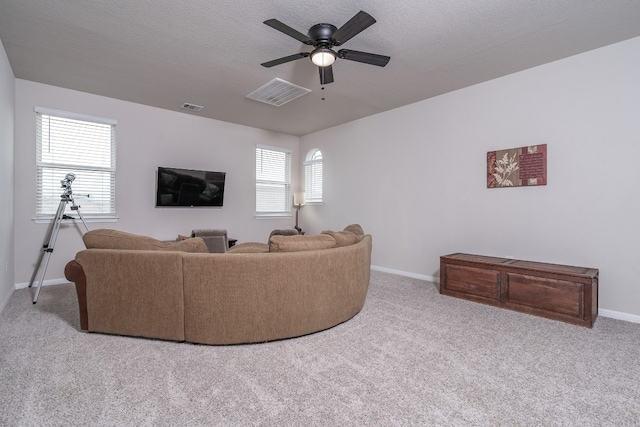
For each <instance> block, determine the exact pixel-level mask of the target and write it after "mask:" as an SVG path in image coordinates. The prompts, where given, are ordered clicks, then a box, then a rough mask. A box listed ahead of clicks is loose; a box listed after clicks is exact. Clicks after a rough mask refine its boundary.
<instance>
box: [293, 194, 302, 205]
mask: <svg viewBox="0 0 640 427" xmlns="http://www.w3.org/2000/svg"><path fill="white" fill-rule="evenodd" d="M293 204H294V205H295V206H302V205H304V192H300V193H294V194H293Z"/></svg>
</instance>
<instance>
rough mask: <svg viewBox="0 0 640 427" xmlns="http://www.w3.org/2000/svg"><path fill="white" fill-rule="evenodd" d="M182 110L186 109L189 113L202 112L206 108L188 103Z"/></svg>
mask: <svg viewBox="0 0 640 427" xmlns="http://www.w3.org/2000/svg"><path fill="white" fill-rule="evenodd" d="M180 108H184V109H185V110H189V111H200V110H202V109H203V108H204V107H203V106H202V105H196V104H189V103H188V102H185V103H184V104H182V107H180Z"/></svg>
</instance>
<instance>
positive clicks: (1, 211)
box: [0, 41, 15, 311]
mask: <svg viewBox="0 0 640 427" xmlns="http://www.w3.org/2000/svg"><path fill="white" fill-rule="evenodd" d="M14 99H15V78H14V76H13V71H12V70H11V66H10V65H9V59H8V58H7V53H6V52H5V50H4V46H3V45H2V41H0V183H1V185H2V187H1V189H0V192H1V194H2V201H1V202H0V311H2V309H3V308H4V306H5V305H6V304H7V302H8V301H9V298H10V297H11V295H12V294H13V289H14V285H13V284H14V273H13V272H14V270H13V260H14V254H13V242H14V231H13V195H14V189H13V131H14V129H13V116H14Z"/></svg>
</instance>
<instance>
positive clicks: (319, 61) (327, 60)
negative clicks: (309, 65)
mask: <svg viewBox="0 0 640 427" xmlns="http://www.w3.org/2000/svg"><path fill="white" fill-rule="evenodd" d="M311 62H313V63H314V64H316V65H317V66H318V67H328V66H330V65H332V64H333V63H334V62H336V53H335V52H334V51H332V50H331V49H327V48H325V47H320V48H318V49H316V50H314V51H313V52H311Z"/></svg>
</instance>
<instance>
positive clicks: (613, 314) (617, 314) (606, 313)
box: [598, 308, 640, 323]
mask: <svg viewBox="0 0 640 427" xmlns="http://www.w3.org/2000/svg"><path fill="white" fill-rule="evenodd" d="M598 315H599V316H602V317H608V318H610V319H617V320H624V321H625V322H631V323H640V316H637V315H635V314H629V313H623V312H621V311H613V310H607V309H604V308H600V309H598Z"/></svg>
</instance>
